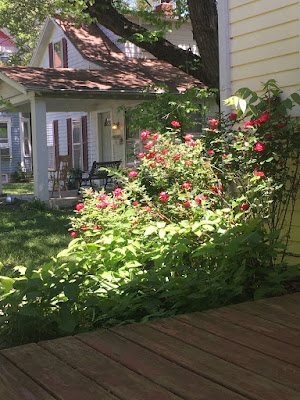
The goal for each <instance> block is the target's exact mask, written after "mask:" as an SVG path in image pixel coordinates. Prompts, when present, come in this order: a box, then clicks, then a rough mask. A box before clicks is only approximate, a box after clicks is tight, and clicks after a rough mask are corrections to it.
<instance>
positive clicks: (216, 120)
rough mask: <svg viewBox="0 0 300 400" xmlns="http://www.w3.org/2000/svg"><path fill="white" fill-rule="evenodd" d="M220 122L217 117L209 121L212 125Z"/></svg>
mask: <svg viewBox="0 0 300 400" xmlns="http://www.w3.org/2000/svg"><path fill="white" fill-rule="evenodd" d="M218 122H219V120H218V119H215V118H213V119H210V120H209V123H210V124H211V125H216V124H217V123H218Z"/></svg>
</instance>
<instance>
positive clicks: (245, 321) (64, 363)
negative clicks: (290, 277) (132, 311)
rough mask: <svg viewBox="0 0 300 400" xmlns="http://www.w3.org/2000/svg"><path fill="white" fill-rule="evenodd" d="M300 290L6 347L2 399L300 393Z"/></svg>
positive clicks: (256, 399) (157, 399) (203, 399)
mask: <svg viewBox="0 0 300 400" xmlns="http://www.w3.org/2000/svg"><path fill="white" fill-rule="evenodd" d="M299 305H300V293H295V294H291V295H286V296H281V297H277V298H271V299H264V300H259V301H256V302H247V303H243V304H238V305H232V306H228V307H223V308H219V309H214V310H207V311H205V312H196V313H193V314H188V315H179V316H176V317H173V318H167V319H162V320H158V321H152V322H147V323H144V324H131V325H125V326H119V327H116V328H113V329H109V330H98V331H95V332H90V333H85V334H80V335H76V336H74V337H66V338H60V339H55V340H50V341H43V342H40V343H37V344H28V345H24V346H19V347H14V348H10V349H5V350H1V351H0V400H2V399H3V400H6V399H7V400H270V399H272V400H298V399H299V398H300V307H299Z"/></svg>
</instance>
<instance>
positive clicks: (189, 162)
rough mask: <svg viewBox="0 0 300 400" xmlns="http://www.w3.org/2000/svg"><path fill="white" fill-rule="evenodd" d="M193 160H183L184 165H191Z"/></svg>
mask: <svg viewBox="0 0 300 400" xmlns="http://www.w3.org/2000/svg"><path fill="white" fill-rule="evenodd" d="M193 163H194V161H193V160H187V161H186V162H185V165H193Z"/></svg>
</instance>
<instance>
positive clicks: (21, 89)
mask: <svg viewBox="0 0 300 400" xmlns="http://www.w3.org/2000/svg"><path fill="white" fill-rule="evenodd" d="M0 79H2V80H3V82H6V83H7V84H8V85H10V86H12V87H14V88H15V89H17V90H19V92H21V93H23V94H26V93H27V92H26V89H25V87H24V86H23V85H21V83H18V82H16V81H15V80H13V79H11V78H9V77H8V76H6V75H5V74H3V73H2V72H0ZM4 100H6V99H4Z"/></svg>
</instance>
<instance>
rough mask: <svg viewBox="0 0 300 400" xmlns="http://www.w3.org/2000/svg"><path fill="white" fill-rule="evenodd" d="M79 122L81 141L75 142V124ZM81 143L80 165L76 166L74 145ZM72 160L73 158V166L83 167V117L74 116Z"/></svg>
mask: <svg viewBox="0 0 300 400" xmlns="http://www.w3.org/2000/svg"><path fill="white" fill-rule="evenodd" d="M77 123H78V124H79V128H80V135H79V137H80V142H74V126H75V124H77ZM75 144H76V145H79V144H80V146H79V147H80V165H79V166H76V167H75V165H74V161H75V157H74V145H75ZM72 160H73V168H80V169H81V170H82V169H83V149H82V123H81V118H72Z"/></svg>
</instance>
